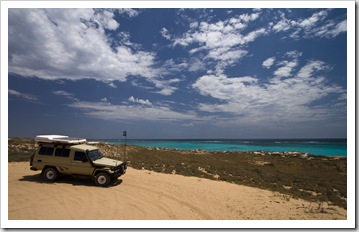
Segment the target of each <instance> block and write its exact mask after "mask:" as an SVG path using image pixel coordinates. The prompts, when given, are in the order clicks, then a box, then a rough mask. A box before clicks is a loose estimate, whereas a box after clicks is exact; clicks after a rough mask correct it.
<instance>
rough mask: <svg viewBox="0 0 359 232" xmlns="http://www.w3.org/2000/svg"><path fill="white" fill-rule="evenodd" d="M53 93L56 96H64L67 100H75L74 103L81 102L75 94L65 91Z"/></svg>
mask: <svg viewBox="0 0 359 232" xmlns="http://www.w3.org/2000/svg"><path fill="white" fill-rule="evenodd" d="M52 93H53V94H55V95H58V96H63V97H65V98H67V99H70V100H73V101H79V99H77V98H76V97H75V95H74V94H72V93H69V92H66V91H63V90H57V91H53V92H52Z"/></svg>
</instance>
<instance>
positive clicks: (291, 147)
mask: <svg viewBox="0 0 359 232" xmlns="http://www.w3.org/2000/svg"><path fill="white" fill-rule="evenodd" d="M98 141H99V140H98ZM100 141H103V142H107V143H109V144H124V143H125V140H123V139H101V140H100ZM126 142H127V144H128V145H137V146H143V147H159V148H173V149H179V150H194V149H203V150H207V151H268V152H292V151H297V152H303V153H309V154H313V155H319V156H347V140H346V139H191V140H190V139H179V140H170V139H168V140H148V139H142V140H140V139H128V140H127V141H126Z"/></svg>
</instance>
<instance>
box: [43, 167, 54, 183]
mask: <svg viewBox="0 0 359 232" xmlns="http://www.w3.org/2000/svg"><path fill="white" fill-rule="evenodd" d="M43 177H44V179H45V180H47V181H55V180H56V179H57V177H58V173H57V170H56V169H55V168H46V169H45V170H44V173H43Z"/></svg>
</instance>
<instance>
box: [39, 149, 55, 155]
mask: <svg viewBox="0 0 359 232" xmlns="http://www.w3.org/2000/svg"><path fill="white" fill-rule="evenodd" d="M53 153H54V148H53V147H41V148H40V150H39V155H49V156H51V155H52V154H53Z"/></svg>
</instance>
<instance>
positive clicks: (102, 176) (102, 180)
mask: <svg viewBox="0 0 359 232" xmlns="http://www.w3.org/2000/svg"><path fill="white" fill-rule="evenodd" d="M110 181H111V177H110V176H109V175H108V174H107V173H106V172H100V173H98V174H97V175H96V176H95V183H96V184H97V185H99V186H101V187H105V186H107V185H109V184H110Z"/></svg>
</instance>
